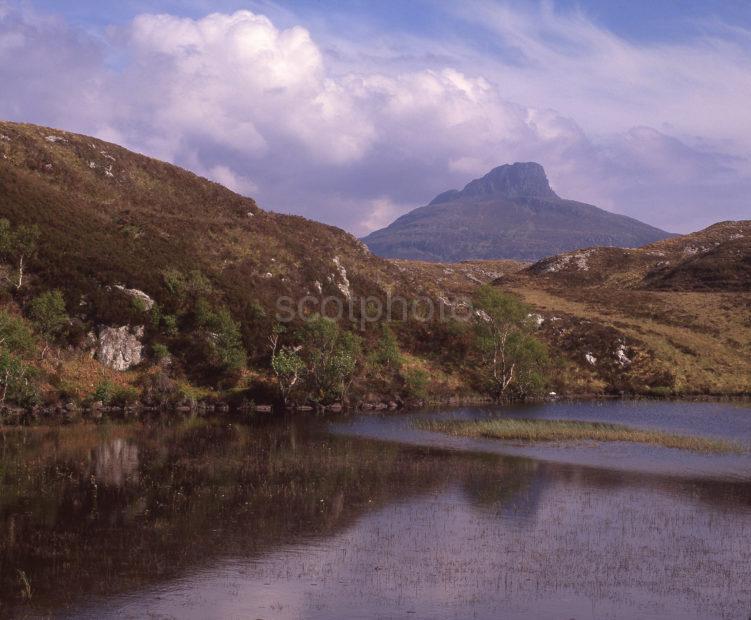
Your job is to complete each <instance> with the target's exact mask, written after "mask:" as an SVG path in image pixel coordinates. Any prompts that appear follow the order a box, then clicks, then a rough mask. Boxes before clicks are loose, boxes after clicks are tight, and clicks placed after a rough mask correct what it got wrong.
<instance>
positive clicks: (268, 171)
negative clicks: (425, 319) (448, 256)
mask: <svg viewBox="0 0 751 620" xmlns="http://www.w3.org/2000/svg"><path fill="white" fill-rule="evenodd" d="M2 7H3V4H2V3H0V8H2ZM456 19H474V20H476V27H477V28H478V29H482V30H484V31H487V32H489V33H490V34H491V36H494V37H498V38H499V40H502V41H503V43H504V45H505V46H506V47H508V48H510V49H512V50H513V54H511V56H510V57H500V58H497V57H488V56H487V55H474V56H473V54H475V51H473V50H472V49H471V47H467V48H466V49H462V50H461V52H459V51H457V49H458V48H457V47H456V43H451V44H450V45H448V44H446V43H445V42H436V43H435V47H434V48H431V45H433V43H431V42H426V41H420V42H415V41H411V42H410V45H418V44H419V45H420V46H422V47H423V48H424V49H421V50H420V51H421V52H422V55H420V54H418V53H416V50H415V53H410V51H409V49H407V50H406V52H405V49H404V48H403V47H402V48H400V50H399V53H402V54H404V53H406V54H408V55H410V58H411V59H410V61H409V62H405V63H393V62H378V61H374V60H373V58H374V57H376V56H378V57H380V58H383V57H385V55H386V54H385V53H384V47H383V46H384V45H386V44H384V43H383V42H380V43H378V45H379V46H380V48H379V50H378V55H375V54H372V53H370V52H372V50H370V49H368V45H369V44H367V43H361V44H358V43H357V42H354V41H350V42H349V43H348V45H347V46H344V47H342V46H341V45H340V46H339V49H340V50H344V51H343V52H342V53H339V54H333V53H332V52H331V49H330V48H328V47H326V45H327V42H326V41H325V40H324V41H316V40H314V38H313V36H312V35H311V33H310V32H309V31H308V30H306V29H305V28H303V27H301V26H299V25H293V26H290V27H287V28H283V27H279V26H277V25H275V24H274V23H273V22H272V21H271V20H269V19H268V18H267V17H265V16H262V15H257V14H254V13H252V12H250V11H238V12H235V13H232V14H221V13H216V14H212V15H208V16H206V17H203V18H200V19H192V18H186V17H180V16H175V15H152V14H143V15H139V16H137V17H136V18H135V19H133V20H132V22H131V23H129V24H127V25H126V26H124V27H118V28H113V29H110V30H109V34H108V36H107V38H106V39H104V40H101V39H97V38H93V37H92V36H89V35H86V34H83V33H82V32H80V31H78V30H76V29H74V28H71V27H70V26H67V25H66V24H64V23H62V22H60V21H57V20H53V19H51V18H48V17H46V16H43V15H38V14H33V13H29V12H28V11H19V10H8V9H7V6H6V10H5V12H4V13H3V11H0V80H2V83H3V84H4V85H8V88H7V89H6V90H7V92H6V93H4V94H3V97H2V98H0V114H2V115H3V116H5V117H9V118H14V119H17V120H29V121H34V122H46V123H48V124H53V125H57V126H62V127H64V128H69V129H73V130H78V131H88V132H90V133H95V134H97V135H99V136H101V137H105V138H107V139H111V140H113V141H117V142H120V143H122V144H124V145H125V146H128V147H131V148H134V149H136V150H139V151H141V152H146V153H148V154H150V155H154V156H157V157H160V158H163V159H167V160H170V161H173V162H175V163H177V164H179V165H183V166H186V167H188V168H190V169H192V170H194V171H196V172H198V173H199V174H203V175H205V176H207V177H209V178H212V179H214V180H216V181H218V182H220V183H223V184H225V185H227V186H228V187H230V188H231V189H233V190H235V191H238V192H240V193H243V194H246V195H252V196H254V197H256V198H257V199H258V200H259V202H260V204H261V205H262V206H264V207H266V208H272V209H275V210H279V211H282V212H294V213H301V214H303V215H306V216H309V217H313V218H316V219H321V220H324V221H327V222H330V223H334V224H338V225H340V226H343V227H345V228H347V229H349V230H351V231H353V232H355V233H357V234H364V233H366V232H369V231H370V230H373V229H374V228H377V227H380V226H383V225H385V224H387V223H388V222H389V221H390V220H391V219H393V218H395V217H397V216H398V215H401V214H402V213H403V212H405V211H406V210H409V209H410V208H413V207H416V206H419V205H422V204H425V203H427V202H428V201H429V200H430V199H431V198H432V197H433V196H434V195H436V194H438V193H439V192H441V191H443V190H445V189H448V188H451V187H461V186H463V185H464V184H465V183H466V182H467V181H469V180H470V179H471V178H473V177H476V176H478V175H481V174H483V173H485V172H486V171H487V170H489V169H490V168H492V167H494V166H496V165H499V164H502V163H507V162H513V161H530V160H531V161H539V162H540V163H542V164H543V165H544V166H545V167H546V169H547V170H548V173H549V176H550V178H551V181H552V182H553V185H554V188H555V189H556V190H557V191H558V192H559V193H560V194H561V195H564V196H566V197H571V198H575V199H580V200H585V201H589V202H592V203H594V204H599V205H600V206H603V207H606V208H609V209H611V210H614V211H618V212H621V213H625V214H628V215H632V216H634V217H639V218H640V219H644V220H646V221H648V222H650V223H653V224H656V225H659V226H663V227H665V228H668V229H672V230H679V231H681V230H688V229H694V228H698V227H701V226H704V225H706V224H708V223H711V222H712V221H716V220H717V219H728V218H731V217H733V218H740V217H749V208H748V203H747V202H746V196H747V195H749V189H751V167H750V166H749V161H748V159H747V157H746V156H745V153H747V152H748V149H749V147H751V127H750V126H749V117H748V115H747V113H745V102H744V100H745V99H746V95H751V78H749V75H751V52H749V49H751V46H748V47H747V46H746V43H745V39H744V38H743V37H744V35H742V34H740V35H736V36H734V37H733V38H732V39H729V38H725V39H718V38H716V37H709V36H707V37H703V38H701V39H700V40H697V41H695V42H693V43H691V44H689V43H683V44H680V45H678V44H675V45H672V46H671V45H661V46H636V45H634V44H632V43H629V42H627V41H625V40H623V39H621V38H619V37H617V36H615V35H614V34H613V33H610V32H608V31H607V30H605V29H603V28H601V27H599V26H597V25H596V24H594V23H593V22H592V21H590V20H589V19H587V18H586V16H584V15H582V14H581V13H577V12H574V13H556V12H555V11H553V10H552V9H549V8H545V7H543V8H542V9H540V10H539V11H536V12H530V11H526V12H524V11H519V10H512V9H511V8H508V7H504V6H502V5H498V4H496V3H493V4H482V3H481V4H476V5H473V8H472V10H470V11H465V12H463V13H462V15H461V17H459V16H457V18H456ZM358 45H359V47H358ZM407 47H408V46H407ZM358 49H359V50H360V54H361V56H362V58H366V59H367V60H366V61H363V62H361V63H359V64H358V62H356V58H357V57H358V53H357V50H358ZM394 53H395V54H396V52H394ZM113 56H114V57H115V58H116V59H117V61H116V62H114V63H113V62H112V61H111V60H109V61H108V58H110V59H111V57H113ZM509 58H512V59H513V62H511V60H509ZM726 80H730V82H729V83H728V82H726ZM742 111H743V112H744V114H742Z"/></svg>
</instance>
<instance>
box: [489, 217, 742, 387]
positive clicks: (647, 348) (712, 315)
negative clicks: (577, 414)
mask: <svg viewBox="0 0 751 620" xmlns="http://www.w3.org/2000/svg"><path fill="white" fill-rule="evenodd" d="M749 265H751V221H740V222H722V223H719V224H715V225H714V226H710V227H709V228H707V229H705V230H703V231H699V232H697V233H693V234H691V235H686V236H682V237H676V238H673V239H667V240H664V241H659V242H657V243H653V244H650V245H647V246H645V247H643V248H639V249H635V250H622V249H615V248H588V249H584V250H578V251H576V252H571V253H567V254H563V255H561V256H554V257H551V258H547V259H544V260H542V261H539V262H538V263H536V264H534V265H531V266H529V267H527V268H525V269H522V270H519V271H516V272H514V273H512V274H506V275H505V276H502V277H501V278H499V279H498V280H496V285H497V286H499V287H502V288H503V289H505V290H509V291H514V292H516V293H517V294H518V295H520V296H521V297H522V298H523V299H524V300H525V301H527V302H528V303H530V304H532V305H533V306H534V307H535V308H536V309H537V310H538V312H540V316H541V317H542V318H544V320H543V321H542V322H541V333H542V334H543V335H544V337H545V339H546V340H547V341H548V342H549V343H551V345H552V346H553V347H554V348H556V349H558V350H560V351H562V352H564V353H563V354H564V355H565V357H566V358H567V359H569V360H574V361H575V362H576V363H575V365H572V366H570V367H569V370H570V371H572V372H571V374H570V375H569V376H568V378H567V380H566V382H567V384H568V385H569V389H573V386H574V385H575V384H576V383H579V384H581V385H590V386H592V385H596V384H597V383H601V384H608V383H609V384H611V385H616V384H617V383H618V382H624V381H625V382H626V383H630V382H633V381H635V380H636V381H641V380H643V378H644V377H647V376H651V377H652V378H653V379H652V380H653V383H654V384H653V388H652V391H656V392H662V391H665V392H668V393H681V394H732V393H736V394H741V393H748V392H749V391H751V271H750V270H749ZM638 376H641V377H642V378H641V379H636V377H638ZM660 377H662V379H661V380H660ZM660 381H662V383H660Z"/></svg>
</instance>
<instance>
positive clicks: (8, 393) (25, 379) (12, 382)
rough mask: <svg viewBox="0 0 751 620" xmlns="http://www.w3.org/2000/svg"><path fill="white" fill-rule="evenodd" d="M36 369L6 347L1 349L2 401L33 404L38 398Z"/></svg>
mask: <svg viewBox="0 0 751 620" xmlns="http://www.w3.org/2000/svg"><path fill="white" fill-rule="evenodd" d="M35 375H36V370H35V369H34V368H33V367H32V366H31V365H29V364H27V363H26V362H24V361H23V360H22V359H21V358H20V357H18V356H17V355H14V354H13V353H11V352H9V351H8V350H6V349H2V350H0V403H5V402H6V401H10V402H13V403H16V404H18V405H31V404H33V403H34V402H36V400H37V389H36V386H35V385H34V378H35Z"/></svg>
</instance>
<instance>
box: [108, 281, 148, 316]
mask: <svg viewBox="0 0 751 620" xmlns="http://www.w3.org/2000/svg"><path fill="white" fill-rule="evenodd" d="M115 288H116V289H117V290H118V291H121V292H123V293H125V294H126V295H127V296H128V297H131V298H132V299H135V300H137V301H138V302H139V303H140V304H141V305H142V306H143V309H144V310H145V311H146V312H148V311H149V310H151V309H152V308H153V307H154V300H153V299H151V297H149V296H148V295H147V294H146V293H144V292H143V291H139V290H138V289H137V288H125V287H124V286H122V285H121V284H116V285H115Z"/></svg>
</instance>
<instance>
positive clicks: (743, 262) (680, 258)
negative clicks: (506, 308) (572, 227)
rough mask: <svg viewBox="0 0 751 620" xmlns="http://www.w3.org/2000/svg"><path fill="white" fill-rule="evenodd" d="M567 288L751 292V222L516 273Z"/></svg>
mask: <svg viewBox="0 0 751 620" xmlns="http://www.w3.org/2000/svg"><path fill="white" fill-rule="evenodd" d="M525 275H526V276H528V277H532V278H535V279H543V280H546V281H548V282H550V283H558V284H564V283H565V284H566V285H569V286H608V287H616V286H617V287H622V288H632V289H642V290H646V289H649V290H673V291H746V292H748V291H751V221H749V220H746V221H739V222H720V223H718V224H714V225H712V226H710V227H709V228H706V229H704V230H701V231H698V232H695V233H692V234H690V235H684V236H680V237H674V238H672V239H666V240H664V241H658V242H656V243H652V244H649V245H646V246H644V247H642V248H636V249H622V248H602V247H594V248H586V249H582V250H577V251H575V252H569V253H566V254H562V255H559V256H552V257H550V258H546V259H543V260H541V261H539V262H537V263H535V264H534V265H531V266H530V267H528V268H527V269H526V270H524V271H520V272H518V273H517V274H516V276H517V277H524V276H525Z"/></svg>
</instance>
